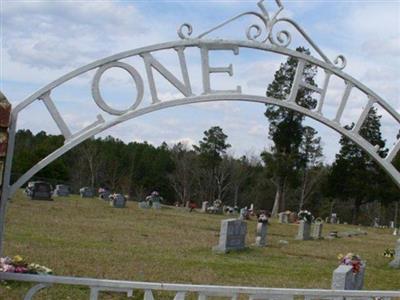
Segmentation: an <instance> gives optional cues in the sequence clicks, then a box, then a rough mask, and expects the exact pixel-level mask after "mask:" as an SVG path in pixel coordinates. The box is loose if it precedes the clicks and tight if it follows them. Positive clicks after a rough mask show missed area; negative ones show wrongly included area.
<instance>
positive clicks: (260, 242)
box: [256, 222, 268, 247]
mask: <svg viewBox="0 0 400 300" xmlns="http://www.w3.org/2000/svg"><path fill="white" fill-rule="evenodd" d="M267 231H268V223H267V222H257V232H256V246H258V247H265V246H266V245H267Z"/></svg>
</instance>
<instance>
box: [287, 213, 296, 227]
mask: <svg viewBox="0 0 400 300" xmlns="http://www.w3.org/2000/svg"><path fill="white" fill-rule="evenodd" d="M288 218H289V223H291V224H292V223H296V222H297V220H298V217H297V213H295V212H291V213H290V214H289V217H288Z"/></svg>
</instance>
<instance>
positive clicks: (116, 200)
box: [110, 194, 126, 208]
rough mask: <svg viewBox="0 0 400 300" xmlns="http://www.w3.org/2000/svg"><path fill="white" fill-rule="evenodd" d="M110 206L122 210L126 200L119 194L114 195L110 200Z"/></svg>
mask: <svg viewBox="0 0 400 300" xmlns="http://www.w3.org/2000/svg"><path fill="white" fill-rule="evenodd" d="M110 200H111V201H110V205H111V206H113V207H116V208H124V207H125V204H126V199H125V197H124V196H123V195H121V194H114V195H113V196H112V197H111V199H110Z"/></svg>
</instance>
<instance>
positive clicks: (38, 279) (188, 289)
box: [0, 273, 400, 300]
mask: <svg viewBox="0 0 400 300" xmlns="http://www.w3.org/2000/svg"><path fill="white" fill-rule="evenodd" d="M0 280H13V281H23V282H33V283H36V285H35V286H33V287H32V288H31V289H30V290H29V291H28V293H27V294H26V296H25V298H24V300H31V299H33V298H32V297H33V296H34V295H35V294H36V293H37V292H38V291H40V290H42V289H43V288H48V287H51V285H53V284H62V285H72V286H85V287H88V288H89V289H90V298H89V299H90V300H97V299H98V296H99V293H100V292H123V293H127V295H128V297H131V296H133V295H134V294H135V293H138V292H139V293H141V294H144V296H143V299H144V300H155V299H156V297H155V296H154V292H158V291H165V292H172V293H173V294H175V296H174V300H184V299H185V298H186V295H187V294H188V293H191V294H195V295H196V296H197V298H198V299H199V300H206V299H207V298H209V297H223V298H230V299H237V298H238V297H239V296H241V297H243V296H244V297H245V298H248V299H249V300H264V299H265V300H266V299H294V297H296V299H298V298H300V299H307V300H312V299H346V298H351V299H400V290H399V291H350V290H325V289H285V288H260V287H244V286H217V285H192V284H172V283H157V282H139V281H122V280H107V279H94V278H79V277H65V276H52V275H27V274H16V273H0Z"/></svg>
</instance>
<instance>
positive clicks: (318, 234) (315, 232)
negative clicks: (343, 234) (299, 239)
mask: <svg viewBox="0 0 400 300" xmlns="http://www.w3.org/2000/svg"><path fill="white" fill-rule="evenodd" d="M322 227H323V223H322V222H316V223H314V224H313V225H312V226H311V237H312V238H313V239H315V240H319V239H322Z"/></svg>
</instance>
